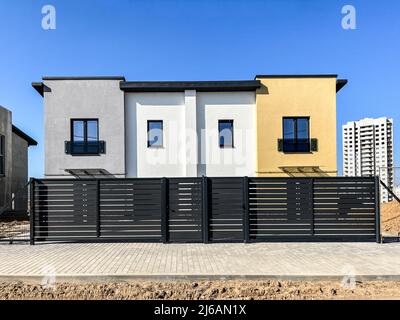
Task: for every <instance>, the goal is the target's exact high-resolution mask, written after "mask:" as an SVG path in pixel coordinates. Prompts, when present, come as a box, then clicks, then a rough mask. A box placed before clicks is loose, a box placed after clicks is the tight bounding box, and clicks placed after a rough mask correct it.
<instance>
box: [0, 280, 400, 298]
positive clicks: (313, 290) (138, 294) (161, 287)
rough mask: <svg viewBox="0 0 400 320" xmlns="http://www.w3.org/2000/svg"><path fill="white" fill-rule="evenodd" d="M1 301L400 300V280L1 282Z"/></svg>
mask: <svg viewBox="0 0 400 320" xmlns="http://www.w3.org/2000/svg"><path fill="white" fill-rule="evenodd" d="M0 299H1V300H4V299H41V300H42V299H63V300H70V299H78V300H82V299H89V300H100V299H101V300H103V299H112V300H120V299H129V300H134V299H144V300H147V299H152V300H163V299H179V300H192V299H194V300H209V299H211V300H213V299H221V300H225V299H227V300H229V299H245V300H246V299H247V300H248V299H251V300H253V299H254V300H257V299H270V300H303V299H307V300H310V299H400V281H399V282H394V281H368V282H356V283H355V286H353V287H352V286H350V285H348V287H344V286H343V285H342V284H341V282H331V281H329V282H327V281H316V282H304V281H245V280H243V281H239V280H227V281H199V282H188V281H176V282H149V281H136V282H118V283H57V284H55V285H54V286H53V287H48V288H43V287H42V286H41V285H40V284H27V283H23V282H14V283H0Z"/></svg>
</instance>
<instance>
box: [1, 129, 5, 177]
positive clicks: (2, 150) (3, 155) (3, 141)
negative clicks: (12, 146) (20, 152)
mask: <svg viewBox="0 0 400 320" xmlns="http://www.w3.org/2000/svg"><path fill="white" fill-rule="evenodd" d="M5 153H6V139H5V136H3V135H0V176H4V175H5V173H6V161H5V160H6V159H5Z"/></svg>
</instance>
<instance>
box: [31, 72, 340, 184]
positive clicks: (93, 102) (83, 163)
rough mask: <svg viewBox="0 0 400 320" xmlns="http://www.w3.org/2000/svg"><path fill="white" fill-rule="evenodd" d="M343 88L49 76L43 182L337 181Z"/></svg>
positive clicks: (326, 78)
mask: <svg viewBox="0 0 400 320" xmlns="http://www.w3.org/2000/svg"><path fill="white" fill-rule="evenodd" d="M346 82H347V81H346V80H337V77H336V75H317V76H274V77H273V76H257V77H256V79H255V80H244V81H195V82H129V81H125V78H123V77H44V78H43V82H36V83H33V84H32V85H33V87H34V88H35V89H36V90H37V91H38V92H39V93H40V94H41V95H42V96H43V97H44V114H45V176H46V177H62V176H70V177H71V176H76V177H80V176H95V177H99V176H115V177H160V176H167V177H185V176H186V177H190V176H192V177H196V176H202V175H208V176H246V175H247V176H257V175H258V176H269V175H270V176H277V175H281V176H299V175H300V176H314V175H336V174H337V168H336V143H332V141H335V139H336V92H337V91H339V90H340V89H341V88H342V87H343V86H344V85H345V84H346ZM291 128H292V129H294V128H295V129H296V130H295V131H293V130H292V129H291ZM278 148H279V150H278Z"/></svg>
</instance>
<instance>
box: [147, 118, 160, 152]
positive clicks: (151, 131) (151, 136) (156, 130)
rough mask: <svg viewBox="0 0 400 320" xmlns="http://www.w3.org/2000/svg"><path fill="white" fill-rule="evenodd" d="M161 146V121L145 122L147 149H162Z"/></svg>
mask: <svg viewBox="0 0 400 320" xmlns="http://www.w3.org/2000/svg"><path fill="white" fill-rule="evenodd" d="M162 146H163V122H162V120H148V121H147V147H148V148H162Z"/></svg>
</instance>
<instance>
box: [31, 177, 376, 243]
mask: <svg viewBox="0 0 400 320" xmlns="http://www.w3.org/2000/svg"><path fill="white" fill-rule="evenodd" d="M379 225H380V221H379V180H378V179H377V178H368V177H357V178H355V177H351V178H342V177H337V178H336V177H327V178H325V177H323V178H322V177H321V178H320V177H318V178H250V177H229V178H228V177H226V178H225V177H216V178H210V177H201V178H136V179H91V180H89V179H88V180H85V179H81V180H74V179H62V180H53V179H44V180H37V179H32V188H31V215H30V227H31V232H30V235H31V243H32V244H33V243H34V242H35V241H90V242H93V241H118V240H120V241H159V242H164V243H168V242H204V243H207V242H256V241H377V242H379V241H380V228H379Z"/></svg>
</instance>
